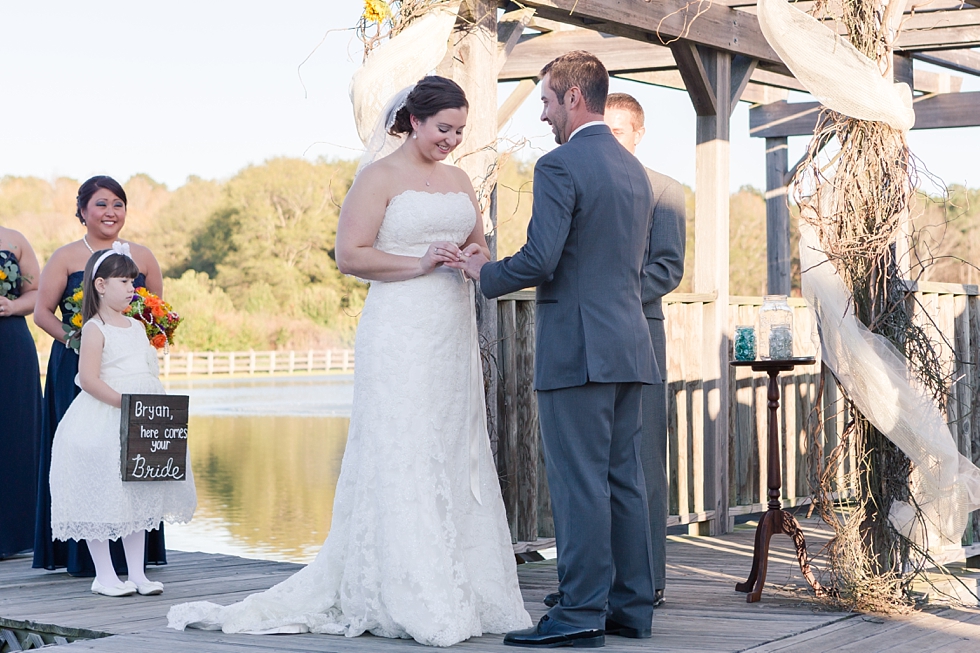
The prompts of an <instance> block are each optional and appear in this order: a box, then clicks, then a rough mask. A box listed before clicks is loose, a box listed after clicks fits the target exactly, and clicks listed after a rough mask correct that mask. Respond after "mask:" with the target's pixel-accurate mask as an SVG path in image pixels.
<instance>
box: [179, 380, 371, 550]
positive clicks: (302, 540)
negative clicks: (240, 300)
mask: <svg viewBox="0 0 980 653" xmlns="http://www.w3.org/2000/svg"><path fill="white" fill-rule="evenodd" d="M353 381H354V380H353V376H352V375H343V376H341V375H333V374H332V375H323V376H290V377H266V378H258V379H252V378H249V379H228V378H226V379H220V378H219V379H208V380H203V381H202V380H193V381H191V380H187V381H182V380H173V379H171V380H169V381H165V385H166V386H167V392H169V393H172V394H187V395H189V396H190V431H189V438H188V447H189V449H190V452H191V466H192V469H193V471H194V479H195V482H196V484H197V498H198V505H197V512H196V513H195V515H194V519H193V521H191V523H189V524H180V525H167V547H168V548H171V549H177V550H183V551H205V552H209V553H228V554H232V555H239V556H244V557H248V558H265V559H269V560H284V561H289V562H309V561H310V560H312V559H313V558H314V557H315V556H316V554H317V552H318V551H319V550H320V546H321V545H322V544H323V541H324V539H326V536H327V532H328V531H329V530H330V517H331V510H332V507H333V498H334V488H335V487H336V484H337V476H338V475H339V473H340V462H341V459H342V458H343V455H344V447H345V445H346V443H347V427H348V424H349V422H350V409H351V399H352V397H353V388H354V382H353Z"/></svg>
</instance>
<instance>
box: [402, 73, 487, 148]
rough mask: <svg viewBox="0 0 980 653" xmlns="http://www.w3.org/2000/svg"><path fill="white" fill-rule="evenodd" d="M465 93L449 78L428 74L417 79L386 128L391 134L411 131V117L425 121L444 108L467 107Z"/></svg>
mask: <svg viewBox="0 0 980 653" xmlns="http://www.w3.org/2000/svg"><path fill="white" fill-rule="evenodd" d="M469 107H470V103H469V102H467V101H466V94H465V93H463V89H462V88H460V86H459V84H457V83H456V82H454V81H453V80H451V79H446V78H445V77H439V76H438V75H429V76H427V77H423V78H422V79H420V80H419V83H418V84H416V85H415V88H413V89H412V92H411V93H409V94H408V97H407V98H406V99H405V106H403V107H402V108H401V109H399V110H398V113H396V114H395V122H394V124H392V125H391V128H390V129H388V133H389V134H391V135H392V136H398V135H400V134H411V133H412V131H413V130H412V120H411V117H412V116H415V118H416V119H417V120H419V121H420V122H425V121H426V120H428V119H429V118H431V117H432V116H434V115H436V114H437V113H439V112H440V111H442V110H444V109H469Z"/></svg>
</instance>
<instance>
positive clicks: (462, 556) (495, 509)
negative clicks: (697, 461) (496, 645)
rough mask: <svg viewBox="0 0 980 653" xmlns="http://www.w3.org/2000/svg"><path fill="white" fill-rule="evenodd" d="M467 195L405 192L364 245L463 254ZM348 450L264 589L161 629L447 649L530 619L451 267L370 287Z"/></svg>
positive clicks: (186, 611) (462, 287)
mask: <svg viewBox="0 0 980 653" xmlns="http://www.w3.org/2000/svg"><path fill="white" fill-rule="evenodd" d="M476 219H477V216H476V212H475V211H474V209H473V204H472V202H471V201H470V199H469V197H468V196H467V195H466V194H465V193H450V194H435V193H424V192H417V191H406V192H404V193H402V194H400V195H397V196H396V197H394V198H393V199H392V200H391V202H390V203H389V205H388V208H387V211H386V213H385V218H384V221H383V223H382V225H381V229H380V231H379V233H378V238H377V241H376V243H375V247H377V248H378V249H380V250H382V251H385V252H390V253H393V254H402V255H408V256H421V255H423V254H424V253H425V251H426V249H427V248H428V246H429V244H430V243H432V242H434V241H438V240H447V241H452V242H455V243H458V244H460V245H462V244H463V243H464V242H465V241H466V239H467V237H468V236H469V234H470V232H471V231H472V229H473V225H474V224H475V220H476ZM356 352H357V372H356V374H355V375H354V403H353V411H352V414H351V421H350V431H349V434H348V439H347V448H346V451H345V452H344V460H343V464H342V466H341V470H340V477H339V479H338V481H337V490H336V498H335V500H334V507H333V521H332V525H331V529H330V534H329V536H328V537H327V540H326V542H325V543H324V545H323V548H322V549H321V550H320V553H319V554H318V555H317V557H316V559H315V560H314V561H313V562H312V563H310V565H308V566H307V567H305V568H304V569H302V570H300V571H299V572H297V573H296V574H295V575H293V576H292V577H290V578H288V579H287V580H285V581H283V582H282V583H280V584H278V585H276V586H275V587H273V588H271V589H269V590H267V591H265V592H262V593H260V594H253V595H252V596H250V597H248V598H247V599H245V600H244V601H242V602H241V603H236V604H234V605H230V606H227V607H221V606H219V605H216V604H214V603H206V602H197V603H186V604H182V605H177V606H174V607H172V608H171V609H170V613H169V615H168V619H169V625H170V627H172V628H176V629H183V628H185V627H190V628H203V629H210V630H217V629H221V630H223V631H224V632H226V633H237V632H250V633H263V634H264V633H283V632H291V633H298V632H315V633H330V634H344V635H347V636H348V637H354V636H357V635H360V634H362V633H364V632H365V631H367V632H371V633H373V634H374V635H379V636H383V637H401V638H414V639H415V640H416V641H418V642H419V643H422V644H428V645H434V646H449V645H451V644H455V643H457V642H461V641H463V640H465V639H468V638H470V637H474V636H479V635H481V634H483V633H485V632H492V633H502V632H506V631H509V630H514V629H518V628H525V627H528V626H530V624H531V620H530V617H529V616H528V614H527V612H526V611H525V609H524V602H523V600H522V598H521V592H520V588H519V587H518V584H517V569H516V564H515V559H514V553H513V548H512V546H511V539H510V532H509V530H508V528H507V523H506V517H505V514H504V505H503V501H502V499H501V496H500V487H499V485H498V482H497V472H496V469H495V466H494V462H493V456H492V454H491V452H490V443H489V439H488V437H487V430H486V417H485V415H486V413H485V405H484V399H483V374H482V371H481V368H480V358H479V348H478V340H477V332H476V320H475V313H474V304H473V286H472V283H470V282H467V281H465V280H464V279H463V277H462V276H461V274H460V272H458V271H456V270H451V269H448V268H437V269H436V271H434V272H432V273H430V274H427V275H424V276H421V277H418V278H415V279H410V280H408V281H398V282H377V281H375V282H372V283H371V288H370V291H369V292H368V296H367V301H366V302H365V305H364V311H363V313H362V314H361V319H360V324H359V325H358V330H357V344H356Z"/></svg>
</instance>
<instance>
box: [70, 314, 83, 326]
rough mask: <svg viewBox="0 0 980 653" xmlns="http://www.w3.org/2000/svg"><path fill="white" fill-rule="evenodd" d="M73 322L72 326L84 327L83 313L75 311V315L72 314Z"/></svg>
mask: <svg viewBox="0 0 980 653" xmlns="http://www.w3.org/2000/svg"><path fill="white" fill-rule="evenodd" d="M71 324H72V326H74V327H77V328H79V329H81V328H82V314H81V313H75V314H74V315H72V316H71Z"/></svg>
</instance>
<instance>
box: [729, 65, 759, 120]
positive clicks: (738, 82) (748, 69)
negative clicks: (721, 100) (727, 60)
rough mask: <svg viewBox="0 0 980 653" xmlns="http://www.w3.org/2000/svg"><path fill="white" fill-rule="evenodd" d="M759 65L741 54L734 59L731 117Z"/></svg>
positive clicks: (730, 103)
mask: <svg viewBox="0 0 980 653" xmlns="http://www.w3.org/2000/svg"><path fill="white" fill-rule="evenodd" d="M758 65H759V62H758V61H756V60H755V59H750V58H749V57H745V56H742V55H740V54H737V55H735V56H734V57H732V84H731V86H732V88H731V93H732V96H731V101H730V102H729V108H728V114H729V115H731V113H732V112H733V111H735V107H737V106H738V101H739V100H740V99H741V98H742V93H744V92H745V87H746V86H748V85H749V80H751V79H752V73H753V72H755V68H756V66H758Z"/></svg>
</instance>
